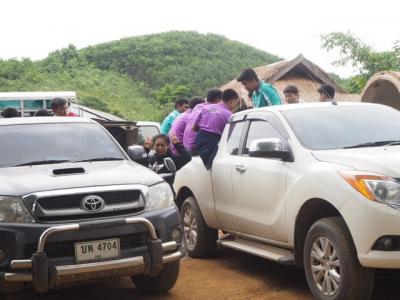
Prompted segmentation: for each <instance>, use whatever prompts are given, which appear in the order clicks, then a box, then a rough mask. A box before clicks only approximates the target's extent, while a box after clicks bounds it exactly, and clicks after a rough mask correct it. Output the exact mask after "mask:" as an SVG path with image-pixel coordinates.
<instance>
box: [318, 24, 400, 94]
mask: <svg viewBox="0 0 400 300" xmlns="http://www.w3.org/2000/svg"><path fill="white" fill-rule="evenodd" d="M321 40H322V48H324V49H326V50H327V51H330V50H333V49H339V53H340V55H341V58H340V59H338V60H337V61H335V62H334V64H335V65H338V66H345V65H347V64H348V63H351V65H352V66H353V67H356V68H358V70H359V72H360V74H359V75H356V76H354V77H352V78H350V79H349V80H348V81H347V82H346V83H345V84H344V85H345V86H344V87H345V88H346V89H347V90H349V91H350V92H360V91H361V90H362V89H363V87H364V86H365V84H366V82H367V80H368V78H370V77H371V76H372V75H373V74H375V73H376V72H379V71H399V70H400V43H399V41H397V42H396V43H395V44H394V46H393V51H384V52H376V51H374V50H373V49H372V48H371V47H370V46H369V45H367V44H366V43H364V42H363V41H362V40H360V39H359V38H357V37H355V36H354V35H353V34H351V33H349V32H348V33H342V32H331V33H329V34H326V35H322V36H321Z"/></svg>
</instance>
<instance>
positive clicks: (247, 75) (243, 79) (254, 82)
mask: <svg viewBox="0 0 400 300" xmlns="http://www.w3.org/2000/svg"><path fill="white" fill-rule="evenodd" d="M237 81H239V82H240V83H241V84H243V86H244V88H245V89H246V90H247V91H248V92H249V93H252V92H254V91H255V90H257V89H258V85H259V84H260V80H259V79H258V76H257V74H256V72H255V71H254V70H253V69H250V68H249V69H244V70H243V71H242V73H240V75H239V77H238V78H237Z"/></svg>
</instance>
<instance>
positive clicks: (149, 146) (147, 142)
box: [143, 137, 153, 150]
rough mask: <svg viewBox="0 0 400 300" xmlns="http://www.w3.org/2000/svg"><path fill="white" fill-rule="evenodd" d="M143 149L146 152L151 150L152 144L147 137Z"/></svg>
mask: <svg viewBox="0 0 400 300" xmlns="http://www.w3.org/2000/svg"><path fill="white" fill-rule="evenodd" d="M143 147H144V148H145V149H147V150H151V148H152V147H153V143H152V140H151V137H148V138H147V139H146V140H145V141H144V144H143Z"/></svg>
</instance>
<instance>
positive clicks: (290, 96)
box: [283, 85, 300, 104]
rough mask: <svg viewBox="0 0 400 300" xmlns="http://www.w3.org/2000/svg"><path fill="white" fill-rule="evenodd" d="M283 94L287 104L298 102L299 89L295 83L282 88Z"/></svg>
mask: <svg viewBox="0 0 400 300" xmlns="http://www.w3.org/2000/svg"><path fill="white" fill-rule="evenodd" d="M283 94H284V95H285V99H286V102H287V103H289V104H293V103H299V100H300V95H299V89H298V88H297V86H295V85H288V86H287V87H285V89H284V90H283Z"/></svg>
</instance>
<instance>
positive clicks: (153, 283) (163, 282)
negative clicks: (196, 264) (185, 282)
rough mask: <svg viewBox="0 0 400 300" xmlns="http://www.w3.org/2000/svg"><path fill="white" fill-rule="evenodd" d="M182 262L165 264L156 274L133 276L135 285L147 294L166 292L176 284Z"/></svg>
mask: <svg viewBox="0 0 400 300" xmlns="http://www.w3.org/2000/svg"><path fill="white" fill-rule="evenodd" d="M179 267H180V262H179V260H178V261H175V262H172V263H168V264H165V265H164V266H163V268H162V270H161V271H160V273H158V274H157V275H156V276H144V275H136V276H133V277H132V281H133V283H134V284H135V286H136V287H137V288H138V289H139V290H141V291H143V292H145V293H147V294H161V293H166V292H168V291H169V290H170V289H172V287H173V286H174V285H175V283H176V280H177V279H178V275H179Z"/></svg>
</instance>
